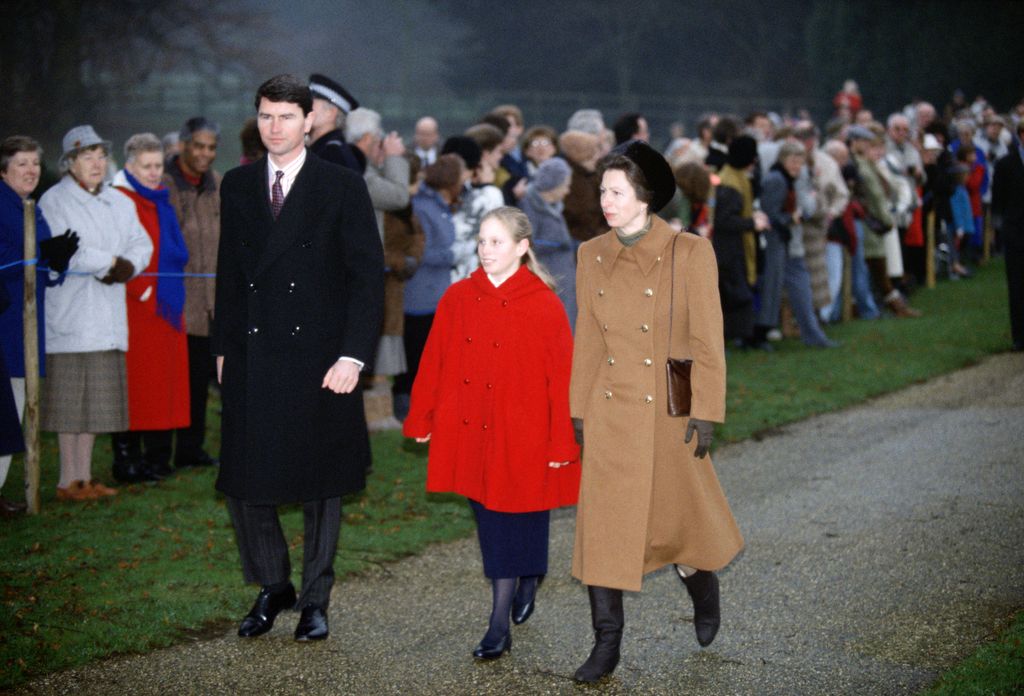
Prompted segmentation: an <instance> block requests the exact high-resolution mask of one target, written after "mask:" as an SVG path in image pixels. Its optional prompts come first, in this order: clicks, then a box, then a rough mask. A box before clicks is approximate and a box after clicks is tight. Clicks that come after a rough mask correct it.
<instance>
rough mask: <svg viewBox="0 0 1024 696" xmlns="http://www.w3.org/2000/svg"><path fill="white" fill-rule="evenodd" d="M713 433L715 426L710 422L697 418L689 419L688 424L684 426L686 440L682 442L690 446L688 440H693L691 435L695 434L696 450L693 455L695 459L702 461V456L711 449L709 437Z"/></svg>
mask: <svg viewBox="0 0 1024 696" xmlns="http://www.w3.org/2000/svg"><path fill="white" fill-rule="evenodd" d="M714 431H715V424H714V423H712V422H711V421H706V420H701V419H699V418H691V419H690V422H689V423H688V424H687V426H686V439H685V440H684V442H686V444H690V440H692V439H693V434H694V433H697V449H696V450H694V452H693V453H694V454H695V455H696V456H697V459H703V458H704V455H706V454H707V453H708V450H709V449H711V435H712V433H714Z"/></svg>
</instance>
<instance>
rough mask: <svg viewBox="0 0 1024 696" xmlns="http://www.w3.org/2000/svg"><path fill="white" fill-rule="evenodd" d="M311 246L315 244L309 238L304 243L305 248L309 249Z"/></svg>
mask: <svg viewBox="0 0 1024 696" xmlns="http://www.w3.org/2000/svg"><path fill="white" fill-rule="evenodd" d="M311 246H313V242H311V241H309V240H308V239H307V240H306V241H304V242H303V243H302V248H303V249H309V248H310V247H311Z"/></svg>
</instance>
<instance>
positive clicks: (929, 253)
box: [924, 210, 935, 290]
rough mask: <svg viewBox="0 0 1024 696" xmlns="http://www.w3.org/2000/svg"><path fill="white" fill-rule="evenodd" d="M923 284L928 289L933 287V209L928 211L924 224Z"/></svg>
mask: <svg viewBox="0 0 1024 696" xmlns="http://www.w3.org/2000/svg"><path fill="white" fill-rule="evenodd" d="M924 285H925V287H926V288H928V289H929V290H932V289H934V288H935V211H934V210H932V211H931V212H929V213H928V221H927V223H926V224H925V238H924Z"/></svg>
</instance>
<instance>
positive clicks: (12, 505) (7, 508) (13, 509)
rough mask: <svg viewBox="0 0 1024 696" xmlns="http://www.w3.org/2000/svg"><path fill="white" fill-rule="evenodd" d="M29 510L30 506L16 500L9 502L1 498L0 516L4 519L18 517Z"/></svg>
mask: <svg viewBox="0 0 1024 696" xmlns="http://www.w3.org/2000/svg"><path fill="white" fill-rule="evenodd" d="M26 509H28V505H26V504H25V503H21V502H18V501H15V500H8V499H7V498H4V497H3V496H0V515H3V516H4V517H17V516H18V515H21V514H22V513H24V512H25V510H26Z"/></svg>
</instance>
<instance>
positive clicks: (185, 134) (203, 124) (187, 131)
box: [178, 104, 259, 143]
mask: <svg viewBox="0 0 1024 696" xmlns="http://www.w3.org/2000/svg"><path fill="white" fill-rule="evenodd" d="M258 107H259V104H257V108H258ZM199 131H208V132H210V133H213V135H214V137H216V138H217V139H218V140H219V139H220V126H218V125H217V124H216V123H215V122H214V121H211V120H210V119H208V118H205V117H203V116H193V117H192V118H190V119H189V120H187V121H185V125H184V126H182V127H181V130H180V131H178V140H180V141H181V142H183V143H187V142H191V141H192V136H193V135H195V134H196V133H198V132H199Z"/></svg>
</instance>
